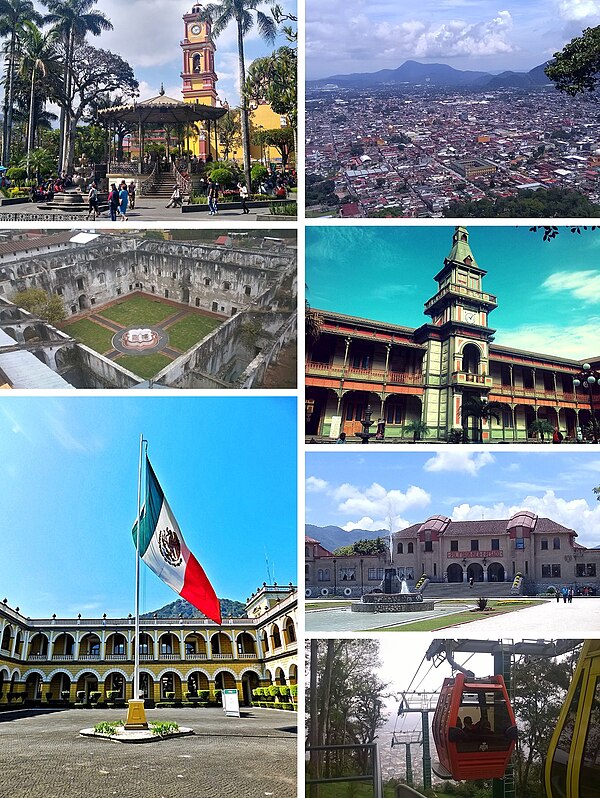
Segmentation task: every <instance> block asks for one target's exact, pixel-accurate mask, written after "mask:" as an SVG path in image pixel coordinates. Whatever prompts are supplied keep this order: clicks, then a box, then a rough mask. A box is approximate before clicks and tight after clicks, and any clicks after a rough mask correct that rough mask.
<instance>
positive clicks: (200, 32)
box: [181, 3, 217, 106]
mask: <svg viewBox="0 0 600 798" xmlns="http://www.w3.org/2000/svg"><path fill="white" fill-rule="evenodd" d="M183 23H184V34H183V35H184V38H183V40H182V42H181V49H182V50H183V72H182V73H181V78H182V80H183V89H182V92H183V100H184V102H193V103H195V102H198V103H202V104H203V105H212V106H215V105H216V104H217V89H216V83H217V73H216V72H215V49H216V48H215V44H214V42H213V39H212V33H211V23H210V22H209V21H207V20H203V19H202V6H201V5H200V4H199V3H196V4H195V5H194V6H193V7H192V10H191V11H190V12H189V13H187V14H184V15H183Z"/></svg>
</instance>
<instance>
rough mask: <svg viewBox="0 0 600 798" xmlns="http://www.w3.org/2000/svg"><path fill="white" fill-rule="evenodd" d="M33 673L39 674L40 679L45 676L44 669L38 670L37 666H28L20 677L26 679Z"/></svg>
mask: <svg viewBox="0 0 600 798" xmlns="http://www.w3.org/2000/svg"><path fill="white" fill-rule="evenodd" d="M34 674H37V675H38V676H40V677H41V678H42V681H43V680H44V679H45V678H46V675H45V674H44V671H42V670H40V669H39V668H29V669H28V670H26V671H25V673H24V674H23V676H22V677H21V678H22V679H28V678H29V677H30V676H33V675H34Z"/></svg>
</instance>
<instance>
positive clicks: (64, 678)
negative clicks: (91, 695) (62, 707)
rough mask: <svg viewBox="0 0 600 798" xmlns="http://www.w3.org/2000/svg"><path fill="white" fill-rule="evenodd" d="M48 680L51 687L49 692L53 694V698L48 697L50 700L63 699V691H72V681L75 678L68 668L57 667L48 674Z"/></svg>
mask: <svg viewBox="0 0 600 798" xmlns="http://www.w3.org/2000/svg"><path fill="white" fill-rule="evenodd" d="M46 681H47V683H48V688H49V689H48V694H51V695H52V699H50V698H48V700H49V701H50V700H52V701H58V700H62V699H63V696H62V693H64V692H67V691H69V693H70V692H71V683H72V681H73V679H72V678H71V674H70V673H69V672H68V671H66V670H59V669H57V670H54V671H52V673H49V674H48V676H47V680H46ZM65 698H66V696H65Z"/></svg>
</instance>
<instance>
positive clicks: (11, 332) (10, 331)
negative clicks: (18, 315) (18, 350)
mask: <svg viewBox="0 0 600 798" xmlns="http://www.w3.org/2000/svg"><path fill="white" fill-rule="evenodd" d="M4 332H5V333H6V334H7V335H9V336H10V337H11V338H12V339H13V341H17V340H18V339H17V333H16V332H15V331H14V330H13V328H12V327H5V328H4Z"/></svg>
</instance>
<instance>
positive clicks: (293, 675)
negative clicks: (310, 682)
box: [288, 662, 298, 684]
mask: <svg viewBox="0 0 600 798" xmlns="http://www.w3.org/2000/svg"><path fill="white" fill-rule="evenodd" d="M288 679H289V682H290V684H298V666H297V665H296V663H295V662H292V663H290V667H289V668H288Z"/></svg>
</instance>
